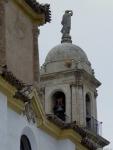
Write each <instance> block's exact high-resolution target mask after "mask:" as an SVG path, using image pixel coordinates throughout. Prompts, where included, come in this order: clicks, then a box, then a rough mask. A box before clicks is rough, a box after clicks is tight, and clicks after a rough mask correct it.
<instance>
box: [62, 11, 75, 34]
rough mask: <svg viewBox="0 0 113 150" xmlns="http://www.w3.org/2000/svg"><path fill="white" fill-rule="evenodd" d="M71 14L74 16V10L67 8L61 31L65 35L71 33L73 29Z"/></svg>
mask: <svg viewBox="0 0 113 150" xmlns="http://www.w3.org/2000/svg"><path fill="white" fill-rule="evenodd" d="M71 16H73V12H72V10H66V11H65V14H64V15H63V18H62V22H61V24H62V25H63V27H62V30H61V33H62V34H63V37H64V36H67V35H70V30H71Z"/></svg>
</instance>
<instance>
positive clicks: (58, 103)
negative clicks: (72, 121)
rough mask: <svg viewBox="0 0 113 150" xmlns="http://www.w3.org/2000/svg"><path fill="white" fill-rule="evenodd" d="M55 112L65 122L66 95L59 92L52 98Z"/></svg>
mask: <svg viewBox="0 0 113 150" xmlns="http://www.w3.org/2000/svg"><path fill="white" fill-rule="evenodd" d="M52 103H53V112H54V115H56V116H57V117H58V118H60V119H61V120H63V121H65V119H66V117H65V94H64V93H63V92H61V91H58V92H56V93H54V94H53V96H52Z"/></svg>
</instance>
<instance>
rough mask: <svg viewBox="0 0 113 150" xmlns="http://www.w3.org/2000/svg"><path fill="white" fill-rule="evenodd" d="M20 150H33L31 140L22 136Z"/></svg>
mask: <svg viewBox="0 0 113 150" xmlns="http://www.w3.org/2000/svg"><path fill="white" fill-rule="evenodd" d="M20 150H32V149H31V144H30V142H29V139H28V138H27V136H26V135H22V136H21V140H20Z"/></svg>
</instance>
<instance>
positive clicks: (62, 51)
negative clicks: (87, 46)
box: [45, 43, 88, 64]
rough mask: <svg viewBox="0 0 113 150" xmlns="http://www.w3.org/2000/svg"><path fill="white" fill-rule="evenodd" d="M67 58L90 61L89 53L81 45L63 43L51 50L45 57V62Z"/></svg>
mask: <svg viewBox="0 0 113 150" xmlns="http://www.w3.org/2000/svg"><path fill="white" fill-rule="evenodd" d="M65 60H74V61H76V62H78V61H79V62H80V61H82V62H83V61H84V62H88V58H87V55H86V54H85V52H84V51H83V50H82V49H81V48H80V47H78V46H76V45H74V44H72V43H62V44H59V45H57V46H55V47H54V48H52V50H50V52H49V53H48V55H47V57H46V59H45V64H47V63H52V62H60V61H65Z"/></svg>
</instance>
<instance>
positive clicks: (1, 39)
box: [0, 0, 6, 66]
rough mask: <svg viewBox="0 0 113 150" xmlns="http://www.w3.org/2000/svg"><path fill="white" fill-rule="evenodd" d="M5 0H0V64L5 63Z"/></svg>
mask: <svg viewBox="0 0 113 150" xmlns="http://www.w3.org/2000/svg"><path fill="white" fill-rule="evenodd" d="M4 5H5V1H3V0H1V1H0V66H3V65H6V50H5V8H4Z"/></svg>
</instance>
